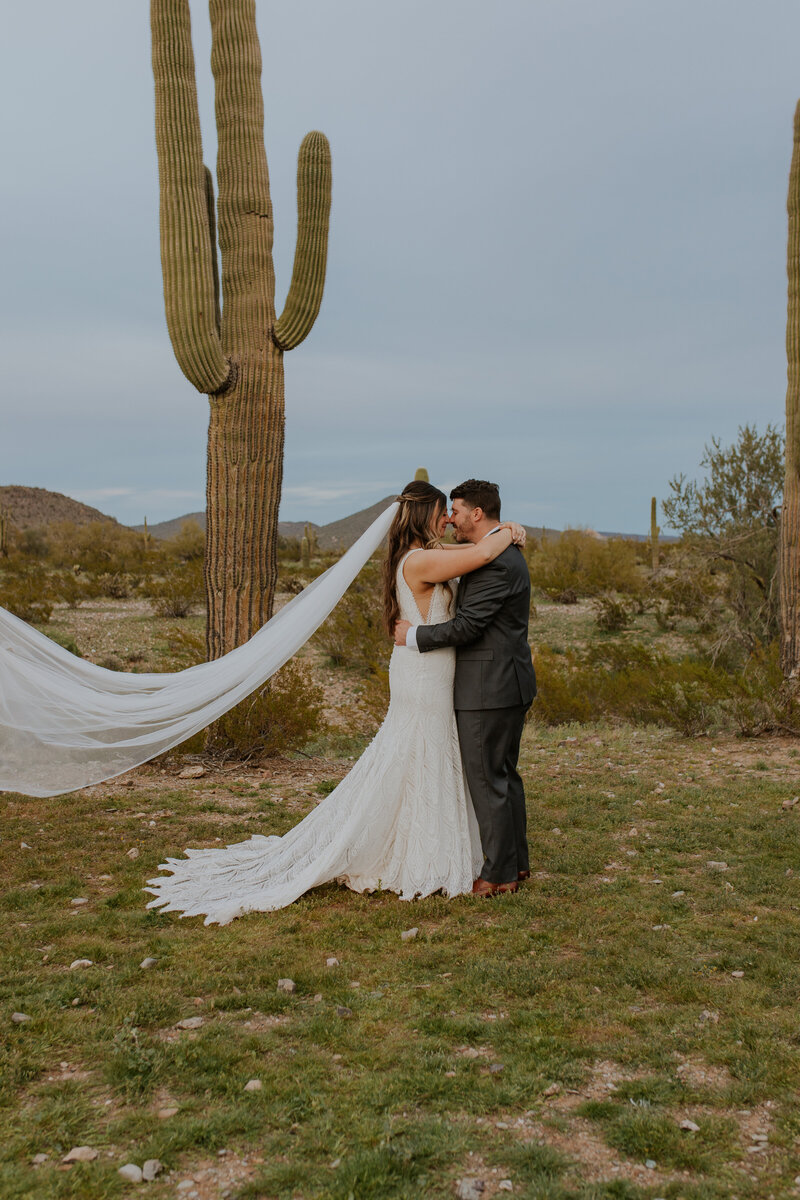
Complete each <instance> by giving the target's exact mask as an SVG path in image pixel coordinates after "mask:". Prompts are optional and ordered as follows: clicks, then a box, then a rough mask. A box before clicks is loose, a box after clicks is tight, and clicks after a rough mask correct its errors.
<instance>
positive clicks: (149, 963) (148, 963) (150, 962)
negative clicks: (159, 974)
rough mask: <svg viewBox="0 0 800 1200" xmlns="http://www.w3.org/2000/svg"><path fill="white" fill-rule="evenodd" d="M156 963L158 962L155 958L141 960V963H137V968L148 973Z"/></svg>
mask: <svg viewBox="0 0 800 1200" xmlns="http://www.w3.org/2000/svg"><path fill="white" fill-rule="evenodd" d="M157 962H158V959H157V958H143V959H142V961H141V962H140V963H139V966H140V967H141V969H142V970H143V971H149V970H150V968H151V967H154V966H155V965H156V963H157Z"/></svg>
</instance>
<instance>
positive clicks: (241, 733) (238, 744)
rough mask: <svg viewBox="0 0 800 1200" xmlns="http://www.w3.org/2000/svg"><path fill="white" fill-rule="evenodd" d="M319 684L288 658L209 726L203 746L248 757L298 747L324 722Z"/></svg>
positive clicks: (221, 754) (222, 754) (221, 753)
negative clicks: (274, 672)
mask: <svg viewBox="0 0 800 1200" xmlns="http://www.w3.org/2000/svg"><path fill="white" fill-rule="evenodd" d="M323 701H324V695H323V691H322V688H320V687H319V686H318V684H316V683H315V682H314V680H313V679H312V677H311V673H310V671H309V670H308V668H307V667H305V666H304V665H303V664H302V663H300V662H299V661H298V660H297V659H290V660H289V662H288V663H286V665H285V666H283V667H281V669H280V671H278V672H277V673H276V674H275V675H273V676H272V678H271V679H270V680H269V681H268V682H267V683H266V684H265V685H264V687H262V688H260V689H259V690H258V691H256V692H254V693H253V695H252V696H248V697H247V699H246V700H242V701H241V703H239V704H237V705H236V707H235V708H232V709H231V710H230V712H227V713H225V715H224V716H223V717H221V718H220V719H219V721H217V722H216V723H215V724H214V725H213V726H212V727H211V729H210V730H209V738H208V742H207V749H208V750H209V752H210V753H212V754H215V755H217V756H219V757H221V758H236V759H243V760H246V759H250V758H254V757H269V756H271V755H276V754H285V753H286V752H287V751H289V750H297V749H300V748H301V747H302V746H304V745H305V743H306V742H307V741H308V740H309V738H311V737H312V736H313V735H314V734H315V733H318V732H319V731H320V729H321V727H322V725H323V720H322V709H323Z"/></svg>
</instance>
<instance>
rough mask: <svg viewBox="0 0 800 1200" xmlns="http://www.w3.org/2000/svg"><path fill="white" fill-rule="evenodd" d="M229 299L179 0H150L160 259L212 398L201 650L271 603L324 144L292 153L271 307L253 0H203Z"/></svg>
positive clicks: (174, 329) (249, 622) (313, 302)
mask: <svg viewBox="0 0 800 1200" xmlns="http://www.w3.org/2000/svg"><path fill="white" fill-rule="evenodd" d="M209 11H210V16H211V39H212V40H211V68H212V72H213V75H214V86H215V96H216V121H217V137H218V146H219V149H218V154H217V183H218V189H219V199H218V204H217V210H218V216H219V249H220V256H221V261H222V288H221V291H222V303H221V305H220V286H219V276H218V268H217V233H216V224H217V222H216V220H215V211H214V185H213V179H212V176H211V172H210V171H209V170H208V168H206V167H204V166H203V156H202V144H201V138H200V118H199V113H198V107H197V88H196V83H195V70H194V55H193V52H192V41H191V25H190V14H189V2H188V0H151V25H152V37H153V75H154V78H155V93H156V146H157V150H158V168H159V191H160V226H161V264H162V270H163V276H164V300H165V308H166V315H167V326H168V328H169V334H170V339H171V341H172V346H173V350H174V351H175V357H176V358H177V360H178V364H179V366H180V368H181V370H182V371H183V373H184V375H185V376H186V378H187V379H188V380H189V381H190V382H191V383H192V384H194V386H195V387H196V388H197V389H198V391H201V392H206V393H207V394H208V396H209V400H210V418H209V427H208V466H207V482H206V557H205V579H206V596H207V602H208V633H207V641H208V646H207V648H208V655H209V658H217V657H219V655H221V654H224V653H226V652H227V651H228V650H231V649H232V648H233V647H234V646H237V645H239V644H240V643H241V642H243V641H245V640H246V639H247V638H248V637H250V635H251V634H252V633H253V631H254V630H255V629H257V628H258V627H259V626H260V625H262V624H263V623H264V621H265V620H267V618H268V617H269V616H270V615H271V612H272V601H273V595H274V590H275V583H276V579H277V572H278V563H277V527H278V503H279V500H280V492H281V482H282V476H283V440H284V382H283V355H284V352H285V351H286V350H291V349H293V348H294V347H295V346H297V345H299V343H300V342H302V340H303V339H304V338H305V337H306V336H307V334H308V333H309V331H310V330H311V327H312V325H313V324H314V321H315V319H316V316H317V313H318V312H319V307H320V304H321V301H322V290H323V286H324V282H325V263H326V256H327V242H328V221H329V215H330V197H331V159H330V147H329V145H328V140H327V138H326V137H325V135H324V134H322V133H318V132H312V133H309V134H307V135H306V137H305V138H304V139H303V141H302V144H301V146H300V152H299V155H298V163H297V245H296V250H295V257H294V268H293V271H292V280H291V284H290V286H289V294H288V296H287V299H286V304H285V307H284V310H283V312H282V314H281V315H280V317H277V316H276V312H275V272H274V268H273V264H272V235H273V223H272V204H271V201H270V192H269V175H268V171H267V158H266V151H265V148H264V105H263V98H262V94H261V50H260V47H259V42H258V35H257V33H256V14H255V0H210V3H209Z"/></svg>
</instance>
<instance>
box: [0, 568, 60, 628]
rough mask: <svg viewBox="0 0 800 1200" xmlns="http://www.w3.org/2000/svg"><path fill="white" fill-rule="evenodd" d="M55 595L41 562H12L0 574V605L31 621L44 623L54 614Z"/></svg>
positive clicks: (24, 619) (21, 618)
mask: <svg viewBox="0 0 800 1200" xmlns="http://www.w3.org/2000/svg"><path fill="white" fill-rule="evenodd" d="M55 602H56V597H55V595H54V593H53V585H52V581H51V579H50V577H49V575H48V573H47V571H46V569H45V568H44V567H43V566H42V565H41V563H36V562H28V563H19V562H17V563H15V565H14V566H13V567H6V568H5V569H4V570H3V574H2V577H1V578H0V605H2V606H3V608H6V609H8V611H9V612H10V613H13V614H14V616H15V617H19V618H20V620H21V621H30V622H32V623H33V624H34V625H45V624H47V622H48V621H49V620H50V617H51V616H52V614H53V608H54V606H55Z"/></svg>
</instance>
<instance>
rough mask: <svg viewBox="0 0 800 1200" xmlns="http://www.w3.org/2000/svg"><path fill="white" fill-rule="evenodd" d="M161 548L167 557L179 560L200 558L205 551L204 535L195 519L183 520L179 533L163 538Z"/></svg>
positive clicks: (188, 560)
mask: <svg viewBox="0 0 800 1200" xmlns="http://www.w3.org/2000/svg"><path fill="white" fill-rule="evenodd" d="M161 549H162V552H163V553H164V554H165V555H166V556H167V557H168V558H174V559H177V560H178V561H180V562H191V561H192V560H194V559H200V560H202V559H203V557H204V555H205V552H206V535H205V533H204V532H203V530H202V529H201V528H200V525H199V524H198V522H197V521H194V520H191V521H184V522H183V523H182V525H181V528H180V532H179V533H176V534H175V536H174V537H171V538H165V539H164V541H163V542H162V543H161Z"/></svg>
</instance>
